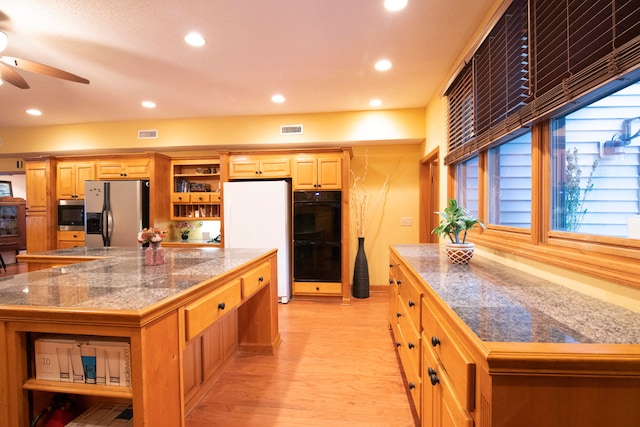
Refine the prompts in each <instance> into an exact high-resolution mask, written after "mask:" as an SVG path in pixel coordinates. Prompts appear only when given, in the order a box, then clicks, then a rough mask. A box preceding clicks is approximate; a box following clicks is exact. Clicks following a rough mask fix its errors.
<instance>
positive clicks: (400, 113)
mask: <svg viewBox="0 0 640 427" xmlns="http://www.w3.org/2000/svg"><path fill="white" fill-rule="evenodd" d="M292 124H302V125H303V127H304V133H303V135H284V136H283V135H280V126H281V125H292ZM424 126H425V122H424V108H411V109H399V110H380V111H356V112H338V113H322V114H296V115H282V116H243V117H209V118H197V119H171V120H155V121H125V122H106V123H82V124H73V125H61V126H39V127H28V128H4V129H0V139H1V140H2V145H1V146H0V157H16V156H29V155H31V156H34V155H41V154H51V155H65V154H67V155H68V154H83V153H91V152H95V150H99V151H101V152H127V151H141V150H146V151H160V152H162V151H175V150H202V149H239V148H240V149H241V148H245V147H249V148H256V149H258V148H289V147H292V148H293V147H295V148H298V147H302V148H306V147H310V148H313V147H323V146H349V145H353V144H359V143H363V142H369V143H375V144H390V143H419V142H421V141H423V140H424V133H425V128H424ZM150 129H154V130H157V131H158V138H157V139H148V140H139V139H138V131H139V130H150Z"/></svg>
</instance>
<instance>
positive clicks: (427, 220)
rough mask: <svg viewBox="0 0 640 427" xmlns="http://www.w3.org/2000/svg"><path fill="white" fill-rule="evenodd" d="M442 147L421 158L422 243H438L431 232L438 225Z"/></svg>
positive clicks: (420, 221)
mask: <svg viewBox="0 0 640 427" xmlns="http://www.w3.org/2000/svg"><path fill="white" fill-rule="evenodd" d="M439 162H440V148H439V147H436V148H435V149H434V150H433V151H431V152H430V153H429V154H427V155H426V156H425V157H423V158H422V159H421V160H420V206H419V216H420V219H419V228H420V230H419V231H420V243H438V237H437V236H436V235H434V234H432V233H431V230H433V229H434V228H435V227H436V226H437V225H438V214H436V213H435V212H436V211H437V210H438V201H439V200H440V164H439Z"/></svg>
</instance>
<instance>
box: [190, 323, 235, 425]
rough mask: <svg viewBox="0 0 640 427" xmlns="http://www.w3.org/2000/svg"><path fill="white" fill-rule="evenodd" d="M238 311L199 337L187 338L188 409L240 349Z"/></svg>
mask: <svg viewBox="0 0 640 427" xmlns="http://www.w3.org/2000/svg"><path fill="white" fill-rule="evenodd" d="M237 324H238V313H237V311H234V312H232V313H229V314H228V315H227V316H226V317H224V318H222V319H221V320H220V321H218V322H215V323H214V324H212V325H211V326H209V327H208V328H207V329H205V330H204V332H202V333H201V334H200V335H198V336H197V337H195V338H193V339H191V340H189V341H187V342H186V343H185V347H184V350H183V360H184V364H183V375H184V402H185V412H187V413H188V412H189V411H190V410H191V409H192V408H193V406H195V404H196V403H197V402H198V401H199V400H200V398H201V397H202V395H203V394H204V393H206V391H207V390H208V389H209V386H210V385H211V384H213V382H214V381H215V380H216V379H217V375H219V374H220V373H221V372H222V369H221V368H222V367H224V365H225V362H226V361H228V360H229V359H230V358H231V357H232V356H233V355H234V354H235V353H236V351H237V349H238V327H237Z"/></svg>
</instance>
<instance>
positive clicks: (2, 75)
mask: <svg viewBox="0 0 640 427" xmlns="http://www.w3.org/2000/svg"><path fill="white" fill-rule="evenodd" d="M0 79H2V81H4V82H7V83H10V84H12V85H14V86H17V87H19V88H20V89H29V85H28V84H27V81H26V80H25V79H23V78H22V76H21V75H20V74H18V73H17V72H16V71H15V70H14V69H13V68H9V67H7V66H6V65H5V64H3V63H2V62H0Z"/></svg>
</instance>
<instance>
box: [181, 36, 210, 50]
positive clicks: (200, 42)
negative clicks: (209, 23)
mask: <svg viewBox="0 0 640 427" xmlns="http://www.w3.org/2000/svg"><path fill="white" fill-rule="evenodd" d="M184 41H185V42H187V44H189V45H191V46H195V47H200V46H204V44H205V43H206V42H205V40H204V38H203V37H202V36H201V35H200V34H198V33H189V34H187V35H186V36H184Z"/></svg>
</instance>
